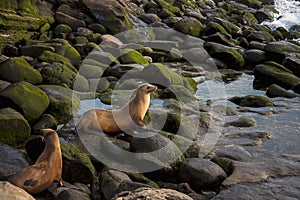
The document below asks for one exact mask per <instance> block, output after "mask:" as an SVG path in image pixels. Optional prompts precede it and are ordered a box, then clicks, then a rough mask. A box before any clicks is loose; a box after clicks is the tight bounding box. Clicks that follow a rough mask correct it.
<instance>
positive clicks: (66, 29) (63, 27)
mask: <svg viewBox="0 0 300 200" xmlns="http://www.w3.org/2000/svg"><path fill="white" fill-rule="evenodd" d="M71 32H72V28H71V27H70V26H68V25H67V24H59V25H57V26H56V27H55V29H54V34H55V35H59V34H62V33H63V34H66V35H68V34H69V33H71Z"/></svg>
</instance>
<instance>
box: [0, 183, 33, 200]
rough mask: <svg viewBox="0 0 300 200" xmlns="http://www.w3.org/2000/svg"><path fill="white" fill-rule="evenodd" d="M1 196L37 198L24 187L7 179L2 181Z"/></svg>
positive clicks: (24, 199) (3, 197) (28, 199)
mask: <svg viewBox="0 0 300 200" xmlns="http://www.w3.org/2000/svg"><path fill="white" fill-rule="evenodd" d="M0 196H1V199H5V200H15V199H22V200H35V198H33V197H32V196H31V195H30V194H28V193H27V192H26V191H25V190H23V189H22V188H19V187H17V186H14V185H13V184H11V183H9V182H7V181H0Z"/></svg>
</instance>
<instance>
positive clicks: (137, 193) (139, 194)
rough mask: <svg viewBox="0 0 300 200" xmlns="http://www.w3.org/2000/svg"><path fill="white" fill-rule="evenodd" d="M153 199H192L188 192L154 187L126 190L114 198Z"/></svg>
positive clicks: (123, 199)
mask: <svg viewBox="0 0 300 200" xmlns="http://www.w3.org/2000/svg"><path fill="white" fill-rule="evenodd" d="M137 198H142V199H153V200H167V199H176V200H192V198H191V197H189V196H188V195H186V194H183V193H180V192H177V191H176V190H171V189H153V188H138V189H136V190H134V191H131V192H129V191H125V192H121V193H119V194H117V195H115V196H114V197H113V198H112V200H130V199H137Z"/></svg>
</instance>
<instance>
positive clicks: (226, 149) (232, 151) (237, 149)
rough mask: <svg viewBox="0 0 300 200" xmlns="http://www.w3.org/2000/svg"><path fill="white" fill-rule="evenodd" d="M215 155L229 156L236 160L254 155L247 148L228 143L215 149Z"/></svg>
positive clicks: (244, 159)
mask: <svg viewBox="0 0 300 200" xmlns="http://www.w3.org/2000/svg"><path fill="white" fill-rule="evenodd" d="M215 155H216V156H217V157H224V158H229V159H231V160H236V161H246V160H249V158H251V157H252V156H251V154H250V153H249V152H248V151H247V150H245V149H244V148H243V147H241V146H238V145H227V146H222V147H219V148H218V149H217V150H216V151H215Z"/></svg>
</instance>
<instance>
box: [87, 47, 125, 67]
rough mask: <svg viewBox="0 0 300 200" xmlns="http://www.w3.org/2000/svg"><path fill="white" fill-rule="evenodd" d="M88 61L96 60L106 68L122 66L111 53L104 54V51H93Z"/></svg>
mask: <svg viewBox="0 0 300 200" xmlns="http://www.w3.org/2000/svg"><path fill="white" fill-rule="evenodd" d="M86 59H91V60H95V61H97V62H98V63H101V65H103V66H104V67H105V68H107V67H108V66H110V65H115V64H120V62H119V61H118V60H117V58H115V57H114V56H113V55H112V54H111V53H109V52H102V51H92V52H91V53H89V55H88V56H87V57H86Z"/></svg>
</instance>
